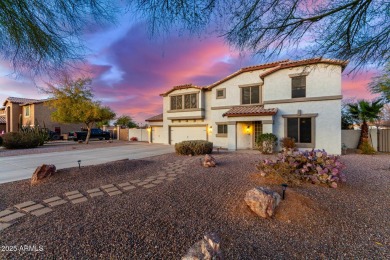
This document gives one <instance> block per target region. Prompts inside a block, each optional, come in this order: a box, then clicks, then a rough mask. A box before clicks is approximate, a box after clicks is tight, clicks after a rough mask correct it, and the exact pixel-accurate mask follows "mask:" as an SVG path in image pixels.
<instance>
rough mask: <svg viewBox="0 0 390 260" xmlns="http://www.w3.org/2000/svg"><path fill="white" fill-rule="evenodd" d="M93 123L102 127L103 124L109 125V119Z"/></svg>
mask: <svg viewBox="0 0 390 260" xmlns="http://www.w3.org/2000/svg"><path fill="white" fill-rule="evenodd" d="M95 125H96V127H97V128H102V127H103V126H104V125H106V126H110V121H109V120H103V121H100V122H96V124H95Z"/></svg>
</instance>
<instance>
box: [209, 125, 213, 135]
mask: <svg viewBox="0 0 390 260" xmlns="http://www.w3.org/2000/svg"><path fill="white" fill-rule="evenodd" d="M212 132H213V126H212V125H211V126H209V134H211V133H212Z"/></svg>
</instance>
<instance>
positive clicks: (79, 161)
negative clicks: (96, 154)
mask: <svg viewBox="0 0 390 260" xmlns="http://www.w3.org/2000/svg"><path fill="white" fill-rule="evenodd" d="M77 162H78V163H79V169H80V168H81V160H78V161H77Z"/></svg>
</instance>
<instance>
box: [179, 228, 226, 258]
mask: <svg viewBox="0 0 390 260" xmlns="http://www.w3.org/2000/svg"><path fill="white" fill-rule="evenodd" d="M220 244H221V240H220V238H219V237H218V235H217V234H215V233H209V234H206V235H205V236H204V238H203V239H202V240H200V241H198V242H196V243H195V244H194V245H193V246H192V247H191V248H190V249H189V250H188V252H187V254H186V255H185V256H184V257H182V260H211V259H216V260H218V259H223V257H222V252H221V249H220Z"/></svg>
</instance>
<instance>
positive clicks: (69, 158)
mask: <svg viewBox="0 0 390 260" xmlns="http://www.w3.org/2000/svg"><path fill="white" fill-rule="evenodd" d="M172 152H174V147H173V146H170V145H162V144H148V143H129V144H127V145H123V146H117V147H107V148H96V149H90V150H79V151H65V152H53V153H41V154H29V155H20V156H8V157H0V183H6V182H11V181H17V180H24V179H29V178H31V175H32V174H33V173H34V171H35V169H36V168H37V167H38V166H40V165H42V164H54V165H55V166H56V167H57V169H63V168H70V167H77V166H78V163H77V161H78V160H81V166H87V165H95V164H102V163H107V162H112V161H117V160H123V159H141V158H146V157H150V156H155V155H161V154H167V153H172Z"/></svg>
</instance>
